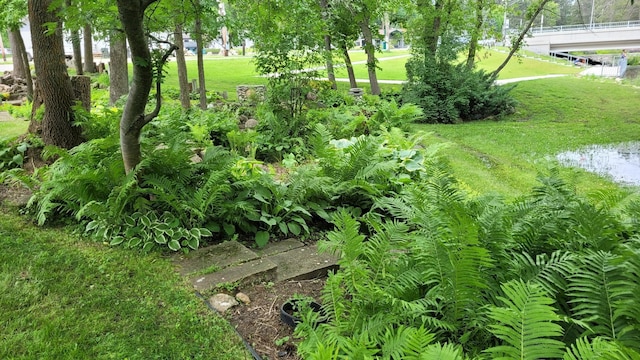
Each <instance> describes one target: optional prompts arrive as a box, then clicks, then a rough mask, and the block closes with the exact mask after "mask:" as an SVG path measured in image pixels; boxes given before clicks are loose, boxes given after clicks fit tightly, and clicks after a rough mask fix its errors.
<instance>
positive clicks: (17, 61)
mask: <svg viewBox="0 0 640 360" xmlns="http://www.w3.org/2000/svg"><path fill="white" fill-rule="evenodd" d="M20 39H22V36H21V35H20V30H11V31H10V32H9V43H10V44H11V49H12V51H13V54H12V56H13V76H15V77H17V78H20V79H26V77H27V75H26V73H27V68H25V65H24V64H25V61H24V59H23V58H24V56H26V54H23V53H22V51H20V49H21V46H20V44H19V41H20ZM22 47H24V43H23V46H22ZM27 63H28V62H27Z"/></svg>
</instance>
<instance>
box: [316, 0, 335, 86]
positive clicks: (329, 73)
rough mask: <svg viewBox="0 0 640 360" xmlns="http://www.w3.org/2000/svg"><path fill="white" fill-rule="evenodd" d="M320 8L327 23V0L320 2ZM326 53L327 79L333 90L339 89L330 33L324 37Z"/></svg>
mask: <svg viewBox="0 0 640 360" xmlns="http://www.w3.org/2000/svg"><path fill="white" fill-rule="evenodd" d="M320 8H321V9H322V18H323V19H324V21H325V22H326V21H327V15H326V13H327V9H328V8H329V5H328V4H327V0H320ZM324 51H325V61H326V63H327V77H328V78H329V82H331V88H333V89H337V88H338V86H337V85H336V74H335V71H334V70H333V57H332V55H331V35H329V34H328V33H327V34H325V35H324Z"/></svg>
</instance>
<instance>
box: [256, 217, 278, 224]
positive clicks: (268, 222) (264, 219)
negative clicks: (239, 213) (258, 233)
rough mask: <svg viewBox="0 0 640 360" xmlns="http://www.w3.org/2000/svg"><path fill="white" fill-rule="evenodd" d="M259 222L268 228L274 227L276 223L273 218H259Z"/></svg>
mask: <svg viewBox="0 0 640 360" xmlns="http://www.w3.org/2000/svg"><path fill="white" fill-rule="evenodd" d="M260 221H262V222H264V223H265V224H267V225H269V226H274V225H276V223H277V220H276V219H275V218H273V217H272V218H267V217H266V216H260Z"/></svg>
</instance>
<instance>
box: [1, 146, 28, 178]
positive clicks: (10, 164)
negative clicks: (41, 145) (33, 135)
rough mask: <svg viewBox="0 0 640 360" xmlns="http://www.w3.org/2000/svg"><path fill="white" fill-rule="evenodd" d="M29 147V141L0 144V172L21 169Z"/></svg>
mask: <svg viewBox="0 0 640 360" xmlns="http://www.w3.org/2000/svg"><path fill="white" fill-rule="evenodd" d="M29 147H31V144H30V142H29V141H27V140H25V141H21V142H19V143H16V142H15V141H2V142H0V172H3V171H6V170H10V169H13V168H19V167H22V164H23V163H24V159H25V155H26V152H27V149H29Z"/></svg>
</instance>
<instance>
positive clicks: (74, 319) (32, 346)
mask: <svg viewBox="0 0 640 360" xmlns="http://www.w3.org/2000/svg"><path fill="white" fill-rule="evenodd" d="M2 210H3V214H2V215H1V216H0V289H1V290H2V296H0V313H1V314H2V321H1V322H0V334H1V335H0V336H1V337H2V341H0V358H1V359H229V360H236V359H249V358H251V357H250V356H249V355H248V354H247V353H246V351H245V350H244V347H243V345H242V343H241V340H240V339H239V337H237V336H236V334H235V332H234V331H233V329H232V328H231V327H230V325H228V324H227V323H226V321H224V320H223V319H222V318H220V317H219V316H218V315H216V314H214V313H212V311H210V310H208V308H207V307H206V306H205V305H204V303H203V302H202V301H201V300H199V299H198V298H197V297H196V296H195V295H194V294H193V290H191V289H190V287H189V286H188V285H187V284H186V283H185V282H184V281H183V280H182V278H181V277H180V276H179V275H178V274H177V273H176V272H174V270H173V268H172V266H171V264H170V263H169V262H168V261H167V260H166V259H163V258H161V257H160V256H158V255H143V254H140V253H138V252H136V251H131V250H123V249H120V248H110V247H107V246H103V245H101V244H95V243H87V241H86V240H81V239H79V238H77V237H75V236H72V235H69V233H68V232H67V231H64V230H58V229H46V228H38V227H35V226H33V225H31V224H28V223H26V222H25V220H24V219H23V218H21V217H18V216H17V215H14V214H11V213H7V211H6V209H2Z"/></svg>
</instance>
